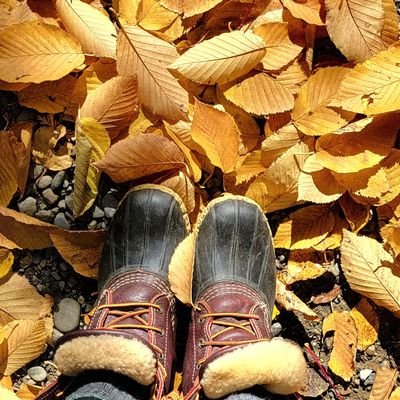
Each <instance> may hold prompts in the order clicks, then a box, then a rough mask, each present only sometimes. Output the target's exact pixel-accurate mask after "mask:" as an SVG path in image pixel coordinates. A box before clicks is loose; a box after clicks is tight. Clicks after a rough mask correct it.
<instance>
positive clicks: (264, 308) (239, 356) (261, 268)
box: [183, 195, 306, 399]
mask: <svg viewBox="0 0 400 400" xmlns="http://www.w3.org/2000/svg"><path fill="white" fill-rule="evenodd" d="M199 221H200V222H199V223H198V226H197V229H196V244H195V264H194V275H193V299H194V308H193V311H192V321H191V325H190V328H189V338H188V343H187V349H186V355H185V363H184V371H183V392H184V395H185V398H186V399H194V398H197V397H198V396H199V395H200V394H201V393H203V394H204V395H205V396H206V397H208V398H211V399H215V398H219V397H222V396H225V395H227V394H229V393H233V392H237V391H240V390H243V389H246V388H250V387H252V386H254V385H265V386H266V388H267V389H268V390H269V391H271V392H274V393H280V394H289V393H293V392H295V391H297V390H299V389H300V388H301V386H302V384H303V383H304V380H305V371H306V363H305V360H304V357H303V355H302V351H301V349H300V348H299V347H298V346H297V345H296V344H294V343H292V342H289V341H285V340H283V339H280V338H276V339H272V335H271V315H272V310H273V305H274V299H275V282H276V281H275V253H274V249H273V243H272V236H271V231H270V228H269V225H268V222H267V219H266V218H265V216H264V214H263V213H262V211H261V209H260V208H259V206H258V205H257V204H256V203H254V202H253V201H251V200H249V199H247V198H245V197H240V196H232V195H228V196H225V197H222V198H219V199H216V200H214V201H212V202H211V203H210V204H209V206H208V207H207V208H206V210H205V211H204V212H203V214H202V215H201V217H200V219H199Z"/></svg>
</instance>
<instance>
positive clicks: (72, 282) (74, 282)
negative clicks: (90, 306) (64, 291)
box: [67, 275, 78, 289]
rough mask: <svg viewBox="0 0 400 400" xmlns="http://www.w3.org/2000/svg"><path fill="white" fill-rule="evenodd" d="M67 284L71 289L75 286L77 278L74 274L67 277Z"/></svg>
mask: <svg viewBox="0 0 400 400" xmlns="http://www.w3.org/2000/svg"><path fill="white" fill-rule="evenodd" d="M67 283H68V286H69V287H70V288H71V289H72V288H73V287H75V286H76V285H77V284H78V280H77V279H76V277H75V276H74V275H72V276H71V278H69V279H68V282H67Z"/></svg>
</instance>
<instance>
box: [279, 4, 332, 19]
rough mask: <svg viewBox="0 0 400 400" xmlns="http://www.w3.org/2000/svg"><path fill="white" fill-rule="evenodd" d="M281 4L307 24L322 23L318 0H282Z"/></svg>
mask: <svg viewBox="0 0 400 400" xmlns="http://www.w3.org/2000/svg"><path fill="white" fill-rule="evenodd" d="M282 4H283V5H284V6H285V7H286V8H287V9H288V10H289V11H290V13H291V14H292V15H293V16H294V17H296V18H300V19H302V20H304V21H306V22H307V23H309V24H314V25H324V23H323V22H322V20H321V16H320V11H321V3H320V2H319V0H307V1H303V2H297V1H296V0H282Z"/></svg>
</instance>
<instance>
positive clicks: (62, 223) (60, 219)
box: [54, 213, 71, 229]
mask: <svg viewBox="0 0 400 400" xmlns="http://www.w3.org/2000/svg"><path fill="white" fill-rule="evenodd" d="M54 225H56V226H58V227H60V228H63V229H69V228H71V225H70V224H69V222H68V221H67V219H66V218H65V215H64V214H63V213H58V214H57V215H56V217H55V218H54Z"/></svg>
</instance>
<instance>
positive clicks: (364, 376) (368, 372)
mask: <svg viewBox="0 0 400 400" xmlns="http://www.w3.org/2000/svg"><path fill="white" fill-rule="evenodd" d="M372 372H374V371H373V370H372V369H368V368H366V369H362V370H361V371H360V374H359V375H360V380H361V382H365V381H366V379H367V378H368V377H369V376H370V375H371V374H372Z"/></svg>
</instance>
